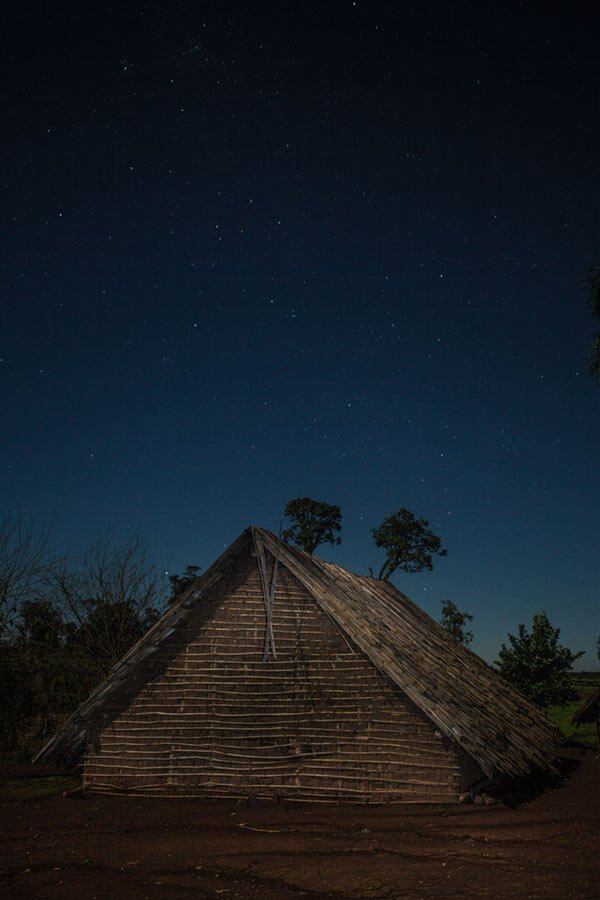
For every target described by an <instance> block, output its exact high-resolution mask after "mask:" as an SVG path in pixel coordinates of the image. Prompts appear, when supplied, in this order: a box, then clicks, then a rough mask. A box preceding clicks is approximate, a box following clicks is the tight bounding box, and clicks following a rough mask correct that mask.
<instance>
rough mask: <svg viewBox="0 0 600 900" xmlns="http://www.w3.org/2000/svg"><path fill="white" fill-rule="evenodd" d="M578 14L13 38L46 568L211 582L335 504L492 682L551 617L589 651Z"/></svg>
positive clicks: (94, 25)
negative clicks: (454, 616) (398, 559)
mask: <svg viewBox="0 0 600 900" xmlns="http://www.w3.org/2000/svg"><path fill="white" fill-rule="evenodd" d="M599 24H600V18H599V14H598V12H597V10H596V9H595V5H594V4H584V3H574V4H571V5H569V6H568V7H567V6H566V5H562V6H558V5H557V6H556V7H552V6H550V7H546V8H545V9H544V13H543V16H542V15H539V14H538V13H537V12H536V10H535V5H533V4H520V3H506V4H494V5H489V4H481V3H457V2H453V3H442V2H423V3H419V4H408V5H407V4H398V3H394V4H391V3H390V4H387V3H377V2H370V3H367V2H362V0H357V2H344V3H342V2H332V3H327V4H321V3H310V2H302V3H294V2H291V3H285V4H284V3H275V2H271V3H243V4H236V3H229V2H227V0H223V2H218V3H217V2H210V3H198V2H169V0H165V2H158V0H155V2H151V3H130V2H127V0H125V2H123V3H119V4H110V5H109V4H105V3H103V2H98V3H94V4H79V5H73V4H37V5H36V4H33V5H22V6H21V7H19V8H17V7H15V6H14V7H13V9H12V11H11V12H10V13H9V16H8V21H6V22H5V27H3V35H2V37H1V38H0V41H1V42H2V44H3V47H2V50H3V53H2V58H3V64H2V66H3V68H2V84H1V86H0V91H1V93H2V106H3V117H2V118H3V125H4V127H3V132H4V138H3V142H2V156H3V162H4V164H3V167H2V191H3V208H4V216H5V223H6V226H5V237H4V240H3V260H2V266H1V272H0V278H1V285H2V289H1V298H2V299H1V330H0V377H1V379H2V405H3V411H2V423H3V428H2V431H3V437H2V441H1V444H0V446H1V449H0V505H1V507H2V512H3V513H5V512H7V511H8V512H12V511H13V510H15V509H17V508H18V509H20V510H21V511H23V512H24V513H25V514H27V515H29V516H31V517H32V519H33V520H34V521H36V522H40V523H41V522H49V521H50V520H53V522H54V525H53V541H54V543H55V545H56V547H57V548H58V549H60V550H61V551H64V550H74V549H76V548H78V547H81V546H83V545H84V544H85V543H86V542H89V541H91V540H93V539H94V538H96V537H97V536H98V535H99V534H105V533H107V532H110V533H111V534H113V535H116V536H117V538H120V537H121V536H125V535H127V534H132V533H139V534H141V535H142V536H143V537H144V538H145V539H146V540H147V541H148V543H149V544H150V546H151V547H152V550H153V553H154V554H155V557H156V559H157V562H158V564H159V565H160V566H161V567H162V568H163V569H164V570H165V571H171V572H181V571H182V570H183V569H184V567H185V566H186V565H187V564H191V563H193V564H198V565H200V566H202V567H206V566H207V565H208V564H210V562H212V560H213V559H214V558H215V557H216V556H217V555H218V554H219V553H220V552H221V551H222V550H223V548H224V547H225V546H226V545H227V544H229V543H230V542H231V541H233V540H234V539H235V538H236V537H237V535H238V534H239V533H240V531H241V530H242V529H243V528H245V527H246V526H247V525H248V524H250V523H256V524H258V525H261V526H263V527H266V528H270V529H271V530H274V531H277V530H278V528H279V522H280V518H281V515H282V511H283V507H284V505H285V503H286V501H287V500H288V499H290V498H292V497H297V496H305V495H308V496H311V497H314V498H316V499H319V500H324V501H327V502H329V503H335V504H339V505H340V506H341V507H342V511H343V516H344V530H343V543H342V544H341V546H340V547H338V548H335V549H334V548H321V550H320V551H319V552H320V553H321V555H323V556H324V557H325V558H329V559H331V560H333V561H335V562H338V563H340V564H341V565H344V566H346V567H347V568H349V569H351V570H353V571H358V572H362V573H366V571H367V569H368V567H369V566H373V567H374V568H375V567H376V566H378V565H379V564H380V563H381V551H379V550H377V549H376V548H375V546H374V543H373V541H372V537H371V534H370V529H371V528H372V527H373V526H374V525H377V524H379V523H380V522H381V520H382V519H383V517H384V516H386V515H389V514H390V513H392V512H394V511H395V510H397V509H398V508H399V507H402V506H405V507H408V508H410V509H411V510H412V511H413V512H414V513H415V514H416V515H417V516H423V517H425V518H427V519H429V521H430V525H431V527H432V529H433V530H434V531H435V532H436V533H437V534H439V535H440V536H441V537H442V540H443V543H444V546H445V547H446V548H447V550H448V556H447V558H444V559H439V560H438V561H436V563H435V567H434V571H433V572H432V573H422V574H418V575H401V574H397V575H396V576H394V581H395V583H396V584H397V586H398V587H399V588H400V589H401V590H403V591H404V592H405V593H407V594H408V595H409V596H411V597H412V598H413V599H414V600H415V601H416V602H417V603H419V604H421V605H422V606H423V607H424V608H425V609H426V610H427V611H428V612H429V613H430V614H432V615H433V616H434V617H436V618H437V617H439V611H440V602H441V600H443V599H444V598H445V597H450V598H451V599H452V600H453V601H454V602H455V603H456V604H457V605H458V606H459V607H460V608H461V609H466V610H469V611H470V612H471V613H472V614H473V615H474V622H473V625H472V627H473V631H474V632H475V642H474V645H473V648H474V649H475V650H476V651H477V652H479V653H480V654H481V655H482V656H483V657H484V658H485V659H487V660H488V661H492V660H493V659H494V658H495V657H496V654H497V651H498V648H499V646H500V643H501V641H502V640H506V635H507V632H508V631H513V632H514V631H516V628H517V625H518V623H519V622H526V623H529V622H530V621H531V616H532V615H533V614H534V613H536V612H539V611H541V610H545V611H546V612H547V613H548V615H549V617H550V619H551V621H552V622H553V624H555V625H557V626H560V628H561V637H562V639H563V640H564V642H565V643H566V644H567V645H568V646H570V647H571V649H573V650H580V649H582V650H586V651H587V653H586V656H585V657H583V658H582V659H581V660H580V661H579V662H578V664H577V665H578V667H580V668H584V669H585V668H588V669H589V668H597V659H596V654H595V640H596V637H597V634H598V633H599V632H600V615H599V611H600V610H599V601H600V555H599V554H598V547H599V545H600V517H599V510H600V477H599V472H598V445H599V439H600V387H599V386H598V385H596V384H594V382H593V381H592V380H591V379H590V377H589V375H588V374H587V368H586V367H587V358H588V353H589V349H590V346H591V342H592V337H593V334H594V323H593V322H592V320H591V318H590V316H589V314H588V310H587V306H586V286H585V278H586V273H587V272H588V270H589V267H590V266H591V265H593V264H597V263H598V262H600V240H599V238H600V234H599V227H598V185H599V183H600V178H599V174H600V173H599V160H600V146H599V143H600V141H599V139H600V102H599V100H600V63H599V61H598V53H597V38H596V35H597V30H598V25H599Z"/></svg>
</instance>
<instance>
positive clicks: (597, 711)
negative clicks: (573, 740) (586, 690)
mask: <svg viewBox="0 0 600 900" xmlns="http://www.w3.org/2000/svg"><path fill="white" fill-rule="evenodd" d="M571 721H572V722H573V725H583V724H586V723H589V724H591V723H592V722H595V723H596V733H597V735H598V747H600V687H599V688H598V689H597V690H595V691H592V693H591V694H590V696H589V697H588V698H587V700H586V701H585V703H584V704H583V705H582V706H580V707H579V709H578V710H577V712H576V713H575V715H574V716H573V718H572V719H571Z"/></svg>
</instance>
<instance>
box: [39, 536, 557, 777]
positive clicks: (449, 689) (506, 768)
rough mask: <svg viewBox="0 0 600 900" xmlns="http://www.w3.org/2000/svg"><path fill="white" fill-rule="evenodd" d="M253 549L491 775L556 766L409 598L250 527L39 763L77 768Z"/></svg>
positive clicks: (545, 733)
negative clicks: (104, 724) (154, 663)
mask: <svg viewBox="0 0 600 900" xmlns="http://www.w3.org/2000/svg"><path fill="white" fill-rule="evenodd" d="M252 548H254V550H255V552H256V553H257V554H258V555H259V557H260V555H261V554H262V552H263V548H265V549H266V550H268V551H269V552H270V554H272V555H273V557H275V558H277V559H278V560H279V565H280V566H284V567H285V568H287V569H288V570H289V571H290V572H291V573H292V574H293V575H294V576H295V577H296V578H297V579H298V580H299V581H300V582H301V583H302V584H303V585H304V586H305V587H306V588H307V589H308V591H309V592H310V593H311V594H312V596H313V597H314V599H315V601H316V602H317V604H318V605H319V606H320V607H321V608H322V609H323V610H324V611H325V612H326V613H327V614H328V615H329V616H330V618H331V619H333V621H334V622H335V623H336V624H337V625H338V627H339V628H340V629H341V630H342V631H343V632H344V633H345V634H346V635H347V636H348V637H349V638H350V639H351V640H352V641H353V642H354V644H355V645H356V646H357V647H358V649H359V650H360V651H362V652H363V653H364V654H365V655H366V656H367V657H368V658H369V659H370V660H371V661H372V663H373V664H374V665H375V666H376V667H377V668H378V669H379V670H380V671H381V672H382V673H383V674H384V675H386V676H387V677H388V678H389V679H391V681H392V682H394V683H395V684H396V685H397V686H398V687H399V688H400V689H401V690H402V691H404V693H405V694H406V695H407V696H408V697H409V698H410V699H411V700H412V701H413V703H415V705H416V706H417V707H419V708H420V709H421V710H422V711H423V713H424V714H425V715H426V716H428V718H429V719H431V721H432V722H434V723H435V724H436V725H437V727H438V728H439V730H440V731H441V732H442V733H443V734H445V735H446V736H447V737H448V738H450V739H451V740H453V741H455V742H456V743H457V744H458V745H460V746H461V747H462V748H463V749H464V750H465V751H466V752H467V753H468V754H469V755H470V756H472V757H473V759H474V760H475V761H476V762H477V763H478V764H479V766H480V767H481V769H482V770H483V771H484V772H485V773H486V774H487V775H490V776H492V775H495V774H513V775H514V774H521V773H525V772H527V771H529V770H530V769H531V768H532V767H534V766H541V767H543V768H550V767H551V766H552V759H553V756H554V750H555V748H556V744H557V736H558V735H557V732H556V729H555V728H554V727H553V726H552V725H550V723H549V722H548V721H547V720H546V719H545V718H544V717H543V716H542V715H541V713H540V712H539V711H538V710H537V709H536V707H535V706H534V705H533V704H532V703H531V702H530V701H529V700H527V699H526V698H525V697H523V696H522V695H521V694H520V693H519V692H518V691H516V690H515V689H514V688H512V687H511V686H510V685H509V684H507V683H506V682H505V681H504V680H503V679H502V678H501V677H500V676H499V675H498V674H497V673H496V672H495V671H494V670H493V669H492V668H491V667H490V666H488V665H487V664H486V663H485V662H483V660H482V659H480V658H479V657H478V656H477V655H476V654H475V653H473V652H472V651H471V650H469V649H468V648H466V647H464V646H462V644H459V643H457V642H456V641H454V640H453V638H452V637H451V636H450V635H449V634H448V632H447V631H446V630H445V629H444V628H442V627H441V626H440V625H439V624H438V623H437V622H435V621H434V620H433V619H432V618H431V617H430V616H428V615H427V613H425V612H424V611H423V610H422V609H420V608H419V607H418V606H417V605H416V604H414V603H413V602H412V601H411V600H409V599H408V597H406V596H405V595H404V594H402V593H401V592H400V591H398V590H397V589H396V588H395V587H394V586H393V585H391V584H389V582H384V581H378V580H377V579H374V578H371V577H366V576H362V575H354V574H352V573H350V572H348V571H347V570H346V569H343V568H342V567H341V566H337V565H333V564H332V563H327V562H324V561H323V560H321V559H319V558H318V557H316V556H310V555H309V554H308V553H305V552H304V551H302V550H298V549H296V548H294V547H290V546H289V545H287V544H285V543H283V542H282V541H280V540H278V539H277V538H276V537H275V535H273V534H271V533H270V532H268V531H265V530H263V529H260V528H256V527H255V526H251V527H250V528H248V529H246V531H244V532H243V533H242V534H241V535H240V537H239V538H238V539H237V540H236V541H235V542H234V543H233V544H232V545H231V546H230V547H229V548H228V549H227V550H226V551H225V553H223V554H222V556H220V557H219V559H217V560H216V562H215V563H213V565H212V566H210V568H209V569H207V571H206V572H205V573H204V574H203V575H201V576H200V577H199V578H198V580H197V581H196V582H194V584H193V585H192V586H191V587H190V588H189V589H188V590H187V591H186V592H185V593H184V594H183V595H182V596H181V597H180V598H179V600H178V601H177V602H176V603H175V604H174V605H173V606H172V607H171V608H170V609H168V610H167V612H166V613H165V614H164V616H163V617H162V618H161V619H160V621H159V622H157V623H156V625H154V626H153V627H152V628H151V629H150V630H149V631H148V632H147V633H146V635H144V637H143V638H142V639H141V640H140V641H139V642H138V643H137V644H136V645H135V646H134V647H132V649H131V650H130V651H129V652H128V653H127V654H126V655H125V656H124V657H123V659H121V661H120V662H119V663H117V665H116V666H115V667H114V669H113V670H112V671H111V673H110V674H109V676H108V678H107V679H106V680H105V681H104V682H103V683H102V684H101V685H99V686H98V687H97V688H96V690H95V691H93V693H92V694H91V695H90V697H89V698H88V699H87V700H86V701H85V702H84V703H83V704H82V705H81V706H80V707H79V709H78V710H77V711H76V712H75V713H74V714H73V715H72V716H71V717H70V718H69V719H68V720H67V722H66V723H65V725H64V726H63V728H62V729H61V730H60V731H59V732H58V734H56V735H55V736H54V737H53V738H52V740H51V741H50V742H49V743H48V744H47V745H46V746H45V747H44V748H43V749H42V750H41V751H40V753H39V754H38V756H37V758H36V759H37V760H41V759H44V760H49V761H55V762H58V763H67V764H69V763H73V762H74V760H75V759H76V758H77V756H78V755H79V753H80V752H81V749H82V746H83V744H84V742H85V738H86V723H87V721H88V719H89V717H90V715H91V714H92V713H93V712H96V711H97V710H98V708H99V707H100V706H101V705H102V704H103V703H104V702H105V700H106V699H107V697H108V696H110V695H111V694H112V692H113V691H114V689H115V688H116V687H117V686H118V685H121V684H122V683H123V682H124V681H125V680H126V679H127V678H128V677H129V675H130V673H131V671H132V670H133V669H134V668H135V667H136V666H137V665H138V664H139V663H140V662H141V660H143V659H145V658H146V657H147V656H148V655H149V654H151V653H152V652H153V651H154V650H156V648H157V647H158V646H159V645H160V644H161V643H162V641H163V640H165V639H166V638H167V637H168V636H169V635H170V634H172V633H173V631H174V630H175V628H176V627H177V625H179V624H180V623H181V622H182V621H183V620H184V619H185V618H186V617H187V616H188V614H189V611H190V609H191V608H192V607H193V606H194V605H195V603H196V602H197V600H198V599H199V598H200V597H201V596H202V595H203V594H205V593H206V591H207V590H208V589H209V588H210V587H211V586H212V585H213V584H215V582H216V581H217V580H219V579H220V578H221V577H222V575H223V574H224V573H225V572H226V571H227V570H228V569H229V568H230V566H232V565H233V564H234V562H235V560H236V558H238V557H239V555H240V554H243V553H244V552H245V551H250V550H251V549H252ZM259 568H260V567H259Z"/></svg>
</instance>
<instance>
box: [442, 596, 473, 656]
mask: <svg viewBox="0 0 600 900" xmlns="http://www.w3.org/2000/svg"><path fill="white" fill-rule="evenodd" d="M472 621H473V616H472V615H471V614H470V613H468V612H461V611H460V610H459V608H458V606H456V604H455V603H453V602H452V600H448V599H446V600H442V617H441V619H440V622H441V625H442V628H445V629H446V631H449V632H450V634H451V635H452V637H453V638H454V640H455V641H457V643H459V644H464V645H465V647H468V646H469V644H470V643H471V641H472V640H473V632H472V631H467V627H466V626H467V624H468V623H469V622H472Z"/></svg>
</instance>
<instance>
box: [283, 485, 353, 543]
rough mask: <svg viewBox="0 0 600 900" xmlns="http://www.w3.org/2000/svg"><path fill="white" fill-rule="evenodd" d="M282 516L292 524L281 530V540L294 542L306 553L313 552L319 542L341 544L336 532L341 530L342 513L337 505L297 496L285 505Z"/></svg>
mask: <svg viewBox="0 0 600 900" xmlns="http://www.w3.org/2000/svg"><path fill="white" fill-rule="evenodd" d="M284 516H286V518H288V519H290V520H291V522H292V525H291V526H290V527H289V528H286V530H285V531H284V532H283V534H282V537H283V540H284V541H285V542H286V543H288V544H295V545H296V546H297V547H301V548H302V550H305V551H306V552H307V553H311V554H312V553H314V552H315V550H316V549H317V547H319V546H320V545H321V544H334V545H337V544H341V542H342V539H341V537H338V536H337V532H339V531H341V530H342V513H341V510H340V508H339V506H331V505H330V504H329V503H321V502H319V501H318V500H311V498H310V497H297V498H296V499H295V500H290V501H289V502H288V503H287V504H286V507H285V510H284Z"/></svg>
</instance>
